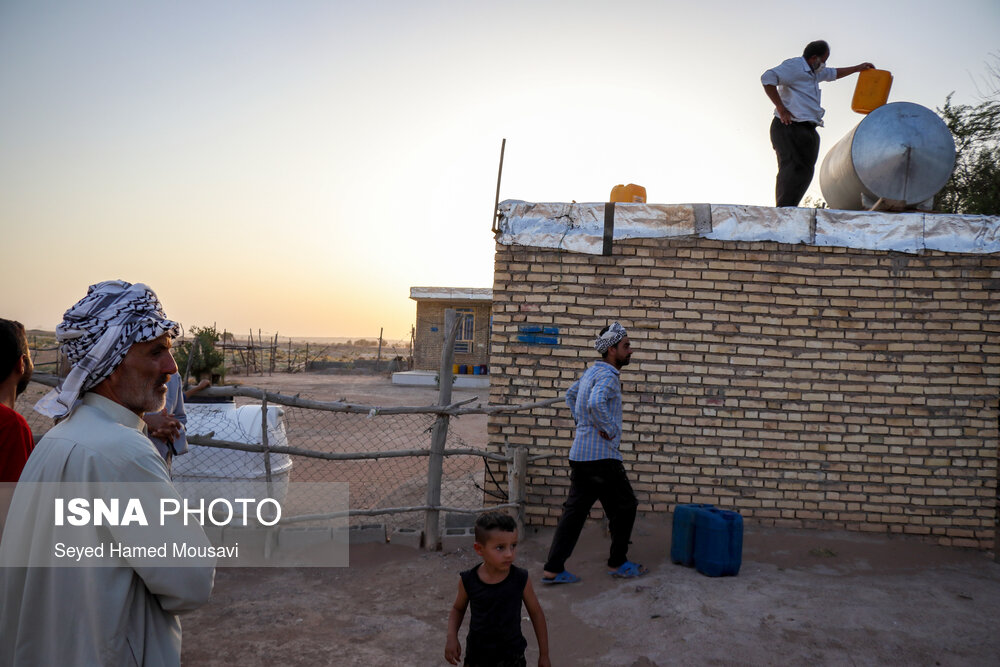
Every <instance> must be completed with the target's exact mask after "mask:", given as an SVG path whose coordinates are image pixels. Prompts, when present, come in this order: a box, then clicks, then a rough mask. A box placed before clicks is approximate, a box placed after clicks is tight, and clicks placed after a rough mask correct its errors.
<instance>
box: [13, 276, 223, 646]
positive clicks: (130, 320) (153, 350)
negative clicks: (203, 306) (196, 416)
mask: <svg viewBox="0 0 1000 667" xmlns="http://www.w3.org/2000/svg"><path fill="white" fill-rule="evenodd" d="M177 330H178V325H177V324H176V323H175V322H172V321H170V320H168V319H166V317H165V315H164V313H163V309H162V308H161V307H160V302H159V300H158V299H157V298H156V295H155V294H154V293H153V291H152V290H150V289H149V288H148V287H146V286H145V285H142V284H136V285H132V284H130V283H127V282H123V281H119V280H114V281H107V282H103V283H98V284H96V285H92V286H91V287H90V290H89V291H88V292H87V296H86V297H84V298H83V299H82V300H80V301H79V302H78V303H77V304H76V305H74V306H73V307H72V308H70V309H69V310H68V311H66V314H65V316H64V319H63V322H62V323H61V324H60V325H59V326H58V327H57V328H56V337H57V338H58V340H59V342H60V344H61V350H62V351H63V353H64V354H65V355H66V357H67V358H68V359H69V361H70V363H71V364H72V369H71V370H70V372H69V374H68V375H67V377H66V378H65V380H64V381H63V383H62V385H61V387H60V388H58V389H56V390H53V391H52V392H51V393H50V394H49V395H48V396H47V397H45V399H43V400H42V401H39V405H38V406H37V407H36V409H37V410H38V411H39V412H43V414H48V415H50V416H53V417H56V418H57V419H59V420H60V421H59V423H58V424H57V425H56V426H55V427H54V428H52V429H51V430H50V431H49V432H48V433H47V434H46V435H45V437H44V438H42V440H41V441H40V442H39V443H38V445H37V446H36V447H35V449H34V451H33V452H32V454H31V457H30V458H29V459H28V463H27V465H26V466H25V468H24V471H23V473H22V474H21V482H22V483H21V484H18V487H17V489H16V491H15V493H14V499H13V502H12V504H11V511H10V522H9V524H8V526H7V527H6V529H5V532H4V536H3V540H2V542H0V562H2V563H4V564H5V565H7V566H6V567H3V568H0V637H3V640H2V641H0V665H180V650H181V631H180V622H179V620H178V619H177V614H180V613H183V612H186V611H190V610H193V609H196V608H197V607H199V606H201V605H202V604H204V603H205V601H206V600H207V599H208V597H209V595H210V594H211V592H212V584H213V580H214V575H215V568H214V567H213V565H212V561H211V560H207V561H204V560H202V561H198V562H197V563H195V564H193V565H189V566H169V567H168V566H165V565H164V563H161V562H159V561H155V560H154V562H152V563H150V562H149V561H148V560H136V559H134V558H123V559H121V560H111V559H109V561H108V562H107V563H103V566H92V565H91V566H87V565H74V564H73V563H72V562H69V563H65V565H66V566H62V567H47V566H42V565H40V564H39V560H38V559H41V558H42V557H43V556H44V555H45V551H46V550H47V551H52V550H53V543H54V541H53V536H54V535H55V534H56V532H55V530H56V529H55V528H54V527H53V523H55V525H62V524H61V523H60V522H58V521H55V522H53V520H52V518H51V516H52V499H51V494H52V493H53V492H52V491H51V490H50V491H48V494H49V497H48V499H47V500H46V498H45V493H46V491H45V490H44V489H46V488H51V487H52V486H55V485H56V484H59V487H58V488H80V487H72V486H70V485H73V484H79V485H92V486H87V487H84V488H93V489H95V490H96V489H116V488H121V486H120V485H122V484H128V485H129V487H128V488H129V489H132V490H133V492H134V493H136V494H139V495H140V496H141V497H140V498H138V499H139V500H140V501H141V502H142V504H143V506H150V505H152V506H154V507H158V506H159V502H160V501H163V500H166V499H172V500H174V501H179V500H180V498H179V496H178V494H177V492H176V490H175V489H174V487H173V485H172V484H171V483H170V478H169V476H168V474H167V469H166V466H165V464H164V461H163V459H162V458H161V457H160V455H159V454H158V453H157V451H156V449H155V448H154V447H153V444H152V443H151V442H150V440H149V439H148V438H147V437H146V435H145V426H144V424H143V421H142V415H143V414H144V413H146V412H152V411H156V410H159V409H162V407H163V402H164V397H165V395H166V383H167V378H168V377H169V376H170V375H171V374H172V373H175V372H176V371H177V365H176V364H175V363H174V360H173V357H172V356H171V354H170V346H171V338H172V337H173V336H175V335H176V334H177ZM24 482H28V484H24ZM37 482H42V483H48V484H32V483H37ZM109 485H110V486H109ZM116 485H119V486H116ZM95 493H96V491H95ZM110 525H111V526H114V525H116V524H110ZM84 529H85V530H86V531H87V533H86V536H87V538H88V539H94V540H95V541H100V542H99V543H101V544H103V543H104V541H107V540H108V538H109V537H111V538H116V539H118V540H119V541H121V540H123V539H127V537H142V536H144V535H148V534H147V533H143V534H142V535H138V534H137V533H132V532H130V531H129V530H120V529H119V532H117V533H116V532H115V530H116V529H114V528H109V527H108V525H102V524H101V522H99V521H96V522H95V524H94V525H93V526H92V527H88V526H85V527H84ZM153 530H154V531H160V532H158V533H157V534H156V537H159V538H161V539H162V538H163V537H164V536H165V535H166V534H168V533H167V531H174V532H170V533H169V534H170V535H173V536H180V539H183V540H184V541H185V542H186V543H188V544H190V545H192V546H196V547H197V546H205V547H207V546H210V543H209V542H208V539H207V538H206V536H205V532H204V530H203V529H202V528H201V526H200V525H198V524H196V523H192V525H191V526H186V525H180V523H179V522H178V524H164V525H163V526H157V527H155V528H153ZM123 536H125V537H123ZM131 544H137V542H136V543H131V542H130V543H128V544H124V543H123V544H122V546H129V545H131ZM57 549H58V547H57ZM25 553H28V554H29V558H28V559H27V560H28V563H27V565H25V563H23V562H20V561H19V560H18V559H19V557H21V556H23V555H24V554H25ZM57 555H58V554H57ZM50 557H51V554H50ZM21 560H24V559H23V558H21ZM10 563H15V564H14V565H10ZM57 564H59V565H63V563H61V562H60V563H57Z"/></svg>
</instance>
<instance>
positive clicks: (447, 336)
mask: <svg viewBox="0 0 1000 667" xmlns="http://www.w3.org/2000/svg"><path fill="white" fill-rule="evenodd" d="M456 315H457V313H456V311H455V309H454V308H448V309H447V310H445V311H444V343H443V344H442V346H441V370H440V371H439V373H438V382H439V383H440V385H441V386H440V389H439V390H438V405H440V406H442V407H444V406H447V405H450V404H451V385H452V380H453V378H452V367H451V364H452V360H453V359H454V358H455V336H456V335H458V318H457V317H456ZM447 438H448V415H442V414H439V415H438V417H437V419H436V420H435V421H434V429H433V430H432V432H431V453H430V456H429V457H428V461H427V506H428V507H430V508H432V509H428V510H427V513H426V515H425V516H424V548H425V549H427V550H428V551H435V550H437V548H438V533H439V519H440V516H439V515H440V511H439V510H437V509H436V508H438V507H440V506H441V477H442V475H443V472H444V444H445V441H446V440H447Z"/></svg>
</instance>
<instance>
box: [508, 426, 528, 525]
mask: <svg viewBox="0 0 1000 667" xmlns="http://www.w3.org/2000/svg"><path fill="white" fill-rule="evenodd" d="M505 440H506V439H505ZM504 450H505V451H504V453H505V454H506V455H507V458H509V459H510V463H508V464H507V502H511V503H517V509H516V510H515V512H516V513H515V515H514V519H515V520H516V521H517V532H518V534H520V535H522V536H523V535H524V500H525V496H526V495H527V493H526V489H527V480H526V475H527V472H528V448H527V447H525V446H524V445H513V446H512V445H511V444H510V442H509V441H507V442H505V443H504Z"/></svg>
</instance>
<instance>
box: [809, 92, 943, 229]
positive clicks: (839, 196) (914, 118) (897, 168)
mask: <svg viewBox="0 0 1000 667" xmlns="http://www.w3.org/2000/svg"><path fill="white" fill-rule="evenodd" d="M954 167H955V141H954V139H953V138H952V136H951V132H950V131H949V130H948V126H947V125H945V123H944V121H943V120H941V118H939V117H938V115H937V114H935V113H934V112H933V111H931V110H930V109H928V108H926V107H922V106H920V105H919V104H913V103H911V102H893V103H891V104H886V105H884V106H881V107H879V108H877V109H875V110H874V111H872V112H871V113H869V114H868V115H867V116H865V118H864V120H862V121H861V122H860V123H858V125H857V126H856V127H855V128H854V129H853V130H851V131H850V133H848V134H847V135H846V136H845V137H844V138H843V139H841V140H840V141H838V142H837V144H836V145H834V147H833V148H831V149H830V152H829V153H827V155H826V157H825V158H824V159H823V165H822V166H821V167H820V172H819V184H820V189H821V190H822V191H823V198H824V199H826V203H827V205H828V206H829V207H830V208H834V209H842V210H865V209H870V208H872V207H873V206H874V205H875V204H876V203H877V202H878V201H879V200H880V199H881V200H883V201H884V202H888V203H889V205H890V206H892V207H901V208H911V207H916V206H918V205H920V204H924V203H926V202H927V201H928V200H930V199H931V198H933V197H934V195H935V194H937V192H938V191H939V190H940V189H941V188H943V187H944V185H945V184H946V183H947V182H948V179H949V178H951V172H952V169H954Z"/></svg>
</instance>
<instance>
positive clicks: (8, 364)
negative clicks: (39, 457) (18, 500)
mask: <svg viewBox="0 0 1000 667" xmlns="http://www.w3.org/2000/svg"><path fill="white" fill-rule="evenodd" d="M32 370H34V367H33V366H32V364H31V353H30V352H29V351H28V337H27V335H26V334H25V331H24V325H22V324H21V323H20V322H14V321H12V320H5V319H0V483H3V482H8V483H9V482H16V481H17V480H18V478H19V477H20V476H21V470H22V469H23V468H24V464H25V463H26V462H27V460H28V455H29V454H31V450H32V448H33V447H34V439H33V438H32V435H31V428H29V426H28V422H26V421H25V420H24V417H22V416H21V415H20V414H19V413H17V412H15V410H14V402H15V401H16V400H17V397H18V396H20V395H21V393H22V392H23V391H24V390H25V389H27V388H28V381H29V380H30V379H31V372H32Z"/></svg>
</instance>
